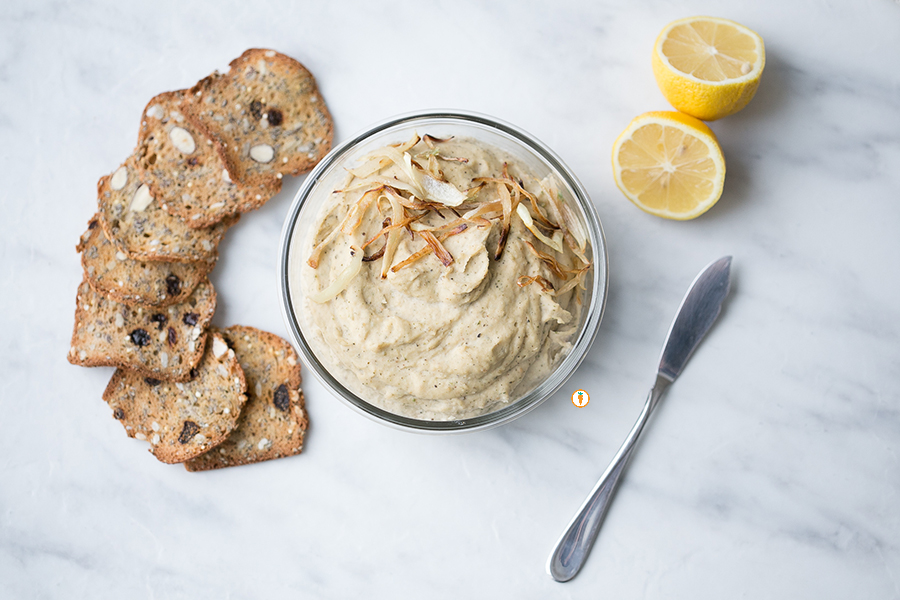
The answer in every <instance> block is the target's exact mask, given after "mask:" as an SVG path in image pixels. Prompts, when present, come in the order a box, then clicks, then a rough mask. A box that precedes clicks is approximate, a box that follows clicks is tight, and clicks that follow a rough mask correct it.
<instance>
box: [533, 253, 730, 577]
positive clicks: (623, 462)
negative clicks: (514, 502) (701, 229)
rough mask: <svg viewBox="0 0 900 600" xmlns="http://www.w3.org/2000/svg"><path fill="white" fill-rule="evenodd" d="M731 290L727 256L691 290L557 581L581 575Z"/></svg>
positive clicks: (560, 563) (555, 562)
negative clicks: (637, 455) (659, 410)
mask: <svg viewBox="0 0 900 600" xmlns="http://www.w3.org/2000/svg"><path fill="white" fill-rule="evenodd" d="M730 286H731V257H730V256H726V257H723V258H720V259H719V260H717V261H715V262H713V263H711V264H709V265H707V267H706V268H705V269H703V271H701V272H700V274H699V275H697V278H696V279H694V282H693V283H692V284H691V287H690V288H689V289H688V292H687V294H686V295H685V297H684V300H682V301H681V306H680V307H679V309H678V313H677V314H676V315H675V320H674V321H672V326H671V327H670V328H669V333H668V335H667V336H666V342H665V344H664V345H663V350H662V355H661V356H660V359H659V369H658V370H657V373H656V384H655V385H654V386H653V389H652V390H650V394H649V396H648V397H647V402H646V403H645V404H644V409H643V410H642V411H641V415H640V417H638V420H637V423H635V424H634V427H633V428H632V429H631V432H630V433H629V434H628V437H627V438H626V439H625V443H623V444H622V447H621V448H619V451H618V452H617V453H616V456H615V458H613V460H612V462H611V463H610V464H609V466H608V467H607V468H606V471H605V472H604V473H603V475H602V476H601V477H600V481H598V482H597V485H595V486H594V489H593V490H591V494H590V496H588V498H587V500H585V501H584V503H583V504H582V505H581V508H580V509H579V510H578V513H577V514H576V515H575V517H574V518H573V519H572V521H571V522H570V523H569V526H568V527H567V528H566V530H565V532H564V533H563V534H562V537H560V538H559V541H558V542H557V543H556V546H555V547H554V548H553V552H551V553H550V559H549V560H548V561H547V572H548V573H549V574H550V576H551V577H553V579H555V580H556V581H569V580H570V579H572V578H573V577H575V575H577V574H578V571H580V570H581V567H582V565H583V564H584V561H585V559H586V558H587V555H588V553H589V552H590V551H591V547H592V546H593V545H594V540H595V539H596V538H597V533H598V532H599V531H600V525H601V524H602V523H603V519H604V518H605V517H606V512H607V511H608V510H609V505H610V503H611V502H612V498H613V495H614V493H615V491H616V488H617V487H618V484H619V481H620V480H621V478H622V473H623V472H624V471H625V467H626V466H627V465H628V461H629V459H630V458H631V455H632V453H633V452H634V448H635V446H636V445H637V440H638V437H640V435H641V431H643V429H644V425H646V424H647V420H648V419H649V418H650V414H651V413H652V412H653V409H654V408H656V405H657V404H658V403H659V400H660V398H662V395H663V394H664V393H665V391H666V389H667V388H668V387H669V385H670V384H671V383H672V382H673V381H675V379H676V378H677V377H678V376H679V375H680V374H681V371H682V370H684V365H685V364H686V363H687V361H688V359H689V358H690V357H691V354H692V353H693V352H694V349H695V348H696V347H697V345H698V344H699V343H700V340H702V339H703V336H704V335H706V332H707V331H709V328H710V327H711V326H712V324H713V321H715V320H716V317H718V316H719V312H721V310H722V302H723V301H724V300H725V297H726V296H727V295H728V290H729V288H730Z"/></svg>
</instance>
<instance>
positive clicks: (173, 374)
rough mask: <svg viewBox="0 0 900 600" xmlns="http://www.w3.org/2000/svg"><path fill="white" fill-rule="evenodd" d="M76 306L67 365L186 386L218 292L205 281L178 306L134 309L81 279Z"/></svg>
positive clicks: (195, 362)
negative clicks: (132, 372)
mask: <svg viewBox="0 0 900 600" xmlns="http://www.w3.org/2000/svg"><path fill="white" fill-rule="evenodd" d="M76 302H77V306H76V308H75V330H74V331H73V333H72V346H71V348H70V349H69V355H68V359H69V362H70V363H72V364H73V365H81V366H83V367H122V368H125V369H133V370H135V371H138V372H140V373H141V374H143V375H144V376H147V377H154V378H157V379H167V380H173V381H185V380H187V379H189V378H190V376H191V369H193V368H194V367H196V366H197V363H198V362H199V361H200V357H201V356H203V347H204V344H205V343H206V330H207V328H208V327H209V322H210V320H212V316H213V313H214V312H215V310H216V292H215V290H214V289H213V286H212V284H211V283H209V280H208V279H204V280H203V281H202V282H201V283H200V284H199V285H197V287H196V288H195V289H194V291H193V293H192V294H191V295H190V297H188V299H187V300H185V301H184V302H181V303H179V304H173V305H171V306H168V307H166V308H157V309H154V308H143V307H140V306H136V307H132V306H128V305H127V304H121V303H118V302H115V301H113V300H110V299H108V298H106V297H104V296H102V295H100V294H98V293H97V292H95V291H94V290H93V288H91V286H90V284H89V283H88V282H87V280H85V281H82V282H81V285H80V286H79V288H78V298H77V300H76Z"/></svg>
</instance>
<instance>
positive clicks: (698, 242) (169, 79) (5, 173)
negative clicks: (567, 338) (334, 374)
mask: <svg viewBox="0 0 900 600" xmlns="http://www.w3.org/2000/svg"><path fill="white" fill-rule="evenodd" d="M704 13H705V14H713V15H718V16H724V17H728V18H732V19H735V20H737V21H740V22H742V23H744V24H746V25H748V26H750V27H752V28H753V29H755V30H757V31H758V32H760V33H761V34H762V35H763V37H764V38H765V41H766V45H767V51H768V62H767V66H766V71H765V74H764V77H763V81H762V86H761V87H760V90H759V93H758V94H757V97H756V98H755V99H754V100H753V102H752V103H751V104H750V106H749V107H748V108H747V109H746V110H744V111H743V112H742V113H740V114H738V115H736V116H733V117H730V118H728V119H725V120H723V121H719V122H716V123H714V124H713V125H712V127H713V129H714V130H715V132H716V134H717V135H718V136H719V138H720V141H721V143H722V145H723V147H724V151H725V155H726V160H727V162H728V177H727V181H726V187H725V193H724V197H723V198H722V200H721V202H720V203H719V204H718V205H717V206H716V207H715V208H714V209H713V210H712V211H710V212H709V213H708V214H707V215H705V216H703V217H702V218H700V219H697V220H696V221H692V222H687V223H676V222H669V221H664V220H660V219H657V218H654V217H651V216H648V215H645V214H644V213H642V212H640V211H638V210H637V209H636V208H635V207H633V206H632V205H631V204H630V203H629V202H627V201H626V200H625V199H624V197H622V196H621V194H620V193H619V192H618V190H617V189H616V187H615V184H614V182H613V179H612V175H611V171H610V167H609V151H610V147H611V145H612V142H613V140H614V139H615V137H616V136H617V135H618V133H619V132H620V131H621V130H622V129H624V127H625V125H626V124H627V123H628V122H629V121H630V120H631V118H632V117H634V116H636V115H637V114H639V113H642V112H644V111H647V110H660V109H667V108H668V107H667V104H666V102H665V100H664V99H663V98H662V96H661V95H660V93H659V91H658V90H657V88H656V84H655V82H654V79H653V75H652V72H651V69H650V60H649V57H650V49H651V46H652V43H653V40H654V39H655V37H656V35H657V33H658V31H659V30H660V29H661V28H662V27H663V25H665V24H666V23H667V22H669V21H671V20H673V19H675V18H680V17H684V16H690V15H694V14H704ZM250 46H269V47H273V48H277V49H279V50H281V51H283V52H285V53H288V54H290V55H293V56H295V57H296V58H298V59H299V60H301V61H302V62H304V63H305V64H306V65H307V66H308V67H309V68H310V69H311V70H312V71H313V72H314V73H315V74H316V76H317V78H318V81H319V84H320V87H321V89H322V92H323V94H324V96H325V98H326V100H327V102H328V103H329V106H330V108H331V110H332V113H333V115H334V117H335V121H336V139H337V140H343V139H346V138H347V137H349V136H350V135H352V134H353V133H354V132H356V131H357V130H359V129H361V128H363V127H365V126H367V125H368V124H370V123H372V122H374V121H378V120H381V119H383V118H385V117H388V116H391V115H394V114H397V113H401V112H406V111H409V110H414V109H421V108H433V107H454V108H463V109H468V110H475V111H480V112H485V113H488V114H493V115H495V116H498V117H500V118H502V119H505V120H508V121H510V122H512V123H515V124H517V125H519V126H520V127H522V128H524V129H526V130H528V131H530V132H532V133H533V134H534V135H536V136H537V137H539V138H540V139H542V140H544V141H545V142H547V143H548V144H549V145H550V146H551V147H553V148H554V149H555V150H556V151H557V152H558V153H559V154H560V155H561V156H562V157H563V158H564V159H565V160H566V161H567V162H568V163H569V165H570V166H571V167H572V168H573V170H574V171H575V172H576V173H577V174H578V175H579V176H580V178H581V179H582V180H583V182H584V183H585V185H586V187H587V188H588V190H589V191H590V193H591V194H592V196H593V200H594V202H595V204H596V206H597V210H598V211H599V214H600V217H601V219H602V221H603V223H604V226H605V228H606V234H607V237H608V242H609V251H610V273H611V283H610V295H609V304H608V309H607V313H606V317H605V319H604V321H603V323H602V326H601V330H600V335H599V337H598V339H597V342H596V343H595V345H594V346H593V349H592V350H591V352H590V355H589V356H588V359H587V360H586V362H585V363H584V364H583V366H582V367H581V368H580V369H579V370H578V372H577V373H576V374H575V376H574V377H573V378H572V379H571V381H570V382H569V383H568V384H567V385H566V386H565V388H564V389H563V390H562V391H560V392H559V393H558V394H557V395H556V396H555V397H554V398H552V399H551V400H550V401H548V402H547V403H546V404H544V405H543V406H542V407H541V408H539V409H538V410H536V411H534V412H532V413H531V414H529V415H527V416H526V417H525V418H523V419H521V420H519V421H517V422H515V423H513V424H511V425H508V426H505V427H502V428H500V429H497V430H493V431H488V432H481V433H477V434H470V435H465V436H451V437H426V436H419V435H413V434H406V433H401V432H397V431H394V430H391V429H388V428H386V427H383V426H381V425H379V424H376V423H373V422H370V421H368V420H367V419H365V418H363V417H361V416H359V415H357V414H355V413H353V412H352V411H351V410H349V409H348V408H346V407H345V406H344V405H343V404H341V403H339V402H338V401H337V400H335V399H333V398H331V397H329V396H328V395H327V394H326V393H325V392H324V390H323V389H322V388H321V387H320V386H319V385H318V384H317V382H315V381H314V380H313V378H312V377H308V378H307V379H306V396H307V399H308V408H309V413H310V416H311V420H312V428H311V431H310V434H309V437H308V440H307V447H306V449H305V451H304V453H303V454H302V455H301V456H298V457H295V458H292V459H288V460H282V461H275V462H271V463H268V464H261V465H256V466H251V467H243V468H237V469H231V470H225V471H221V472H213V473H207V474H190V473H187V472H186V471H184V470H183V469H182V468H180V467H177V466H167V465H163V464H161V463H158V462H156V461H155V460H154V459H153V457H152V456H151V455H150V454H148V453H147V447H146V446H145V445H144V444H143V443H141V442H137V441H134V440H130V439H128V438H126V437H125V435H124V433H123V431H122V428H121V426H120V425H119V424H118V423H116V422H115V421H114V420H113V419H112V418H111V416H110V411H109V409H108V408H107V407H106V405H105V404H104V403H103V402H102V400H101V399H100V395H101V393H102V391H103V388H104V386H105V384H106V381H107V380H108V378H109V376H110V375H111V373H112V370H111V369H105V368H101V369H81V368H77V367H74V366H71V365H69V364H68V363H67V362H66V359H65V356H66V351H67V349H68V342H69V336H70V334H71V328H72V322H73V305H74V296H75V289H76V286H77V284H78V282H79V281H80V277H81V272H80V266H79V262H78V256H77V255H76V253H75V252H74V245H75V243H76V242H77V240H78V237H79V235H80V234H81V232H82V231H83V229H84V226H85V223H86V222H87V219H88V218H89V217H90V216H91V214H92V213H93V211H94V206H95V204H94V198H95V183H96V180H97V178H98V177H99V176H100V175H103V174H105V173H107V172H109V171H110V170H112V169H113V168H115V167H116V166H117V165H118V164H119V162H120V161H121V160H122V159H123V158H124V157H125V156H126V155H127V154H128V152H129V151H130V150H131V148H132V146H133V144H134V141H135V137H136V133H137V122H138V118H139V115H140V112H141V109H142V108H143V106H144V104H145V102H146V101H147V100H148V99H149V98H150V97H151V96H152V95H154V94H156V93H158V92H160V91H163V90H167V89H175V88H180V87H185V86H188V85H190V84H191V83H193V82H194V81H195V80H197V79H198V78H200V77H202V76H204V75H206V74H207V73H208V72H210V71H211V70H212V69H214V68H216V67H221V66H224V65H226V64H227V62H228V61H229V60H230V59H231V58H233V57H236V56H237V55H238V54H240V53H241V51H243V49H245V48H247V47H250ZM898 56H900V4H898V3H897V2H896V1H893V0H852V1H851V0H843V1H841V0H834V1H827V0H821V1H810V0H807V1H799V0H796V1H790V0H789V1H784V0H760V1H758V2H752V3H750V2H736V1H724V0H722V1H707V2H702V1H699V0H698V1H690V0H643V1H636V2H628V3H625V2H621V3H619V2H608V1H607V2H588V1H583V2H575V1H564V2H556V3H553V4H552V6H551V4H550V3H545V2H533V1H528V2H513V1H506V2H492V3H483V2H477V1H472V0H456V1H453V2H450V1H447V2H436V1H426V0H422V1H419V2H415V3H412V2H410V3H376V2H356V3H350V2H285V3H269V2H237V1H222V2H205V3H201V2H190V3H188V2H173V1H166V2H157V3H153V4H150V3H136V2H135V3H128V2H110V1H103V0H89V1H86V2H77V3H76V2H46V1H44V2H36V1H25V0H12V1H6V2H4V3H3V5H2V6H0V199H2V213H0V265H2V266H0V282H2V285H0V289H2V291H0V332H2V333H0V370H2V371H0V372H2V377H0V390H2V392H0V597H2V598H4V599H6V598H16V599H18V598H205V597H210V598H212V597H215V598H236V599H237V598H241V599H243V598H265V597H274V598H287V597H303V598H336V597H343V598H360V597H365V598H407V597H428V598H430V597H435V598H487V597H497V598H513V597H515V598H557V597H559V598H586V597H608V598H667V599H671V598H690V599H692V600H695V599H707V598H709V599H720V598H785V599H788V598H789V599H796V598H817V599H821V598H867V599H882V598H900V508H898V507H900V458H898V453H900V407H898V402H900V393H898V380H900V325H898V323H900V304H898V301H897V298H898V297H900V277H898V275H900V269H898V267H897V264H898V259H900V252H898V251H900V236H898V227H900V202H898V194H900V69H898V66H897V57H898ZM299 184H300V180H293V181H290V182H289V183H288V184H287V185H286V186H285V189H284V191H283V192H282V193H281V194H280V195H279V196H277V197H276V198H275V199H273V201H272V202H270V203H269V204H268V205H267V206H266V207H265V208H263V209H262V210H260V211H258V212H256V213H253V214H250V215H248V216H246V217H245V218H244V219H243V220H242V222H241V223H240V226H238V227H237V228H236V229H235V230H233V231H232V232H231V233H230V234H229V236H228V238H227V240H226V241H225V242H224V244H223V247H222V260H221V262H220V265H219V266H218V268H217V269H216V271H215V272H214V274H213V281H214V283H215V285H216V288H217V290H218V291H219V299H220V305H219V309H218V312H217V314H216V317H215V323H217V324H220V325H228V324H232V323H244V324H249V325H254V326H258V327H262V328H265V329H269V330H271V331H274V332H277V333H280V334H282V335H284V334H285V329H284V325H283V323H282V320H281V315H280V311H279V305H278V296H277V283H276V281H277V280H276V267H277V256H278V236H279V233H280V229H281V224H282V220H283V217H284V215H285V213H286V211H287V208H288V205H289V203H290V201H291V198H292V195H293V193H294V191H295V190H296V189H297V188H298V186H299ZM724 254H733V255H734V257H735V258H734V267H735V276H736V281H735V285H734V292H733V296H732V297H731V299H730V301H729V303H728V305H727V310H726V311H725V313H724V314H723V317H722V318H721V320H720V321H719V323H718V324H717V325H716V327H715V328H714V329H713V331H712V332H711V334H710V336H709V337H708V339H707V340H705V342H704V343H703V344H702V346H701V347H700V349H699V350H698V352H697V353H696V355H695V356H694V357H693V359H692V361H691V363H690V364H689V366H688V368H687V370H686V371H685V373H684V375H683V376H682V378H681V379H680V380H679V381H678V382H677V383H676V384H675V385H674V386H673V387H672V389H671V390H670V392H669V394H668V396H667V397H666V399H665V401H664V403H663V405H662V406H661V407H660V410H659V411H658V413H657V414H656V415H655V417H654V419H653V420H652V421H651V424H650V427H649V430H648V431H647V432H646V433H647V435H646V437H645V439H644V440H643V443H642V445H641V447H640V448H639V450H638V452H637V454H636V456H635V460H634V462H633V464H632V466H631V469H630V471H629V472H628V475H627V480H626V481H625V483H624V486H623V487H622V489H621V491H620V494H619V496H618V498H617V500H616V502H615V504H614V506H613V508H612V510H611V512H610V514H609V517H608V520H607V522H606V525H605V526H604V529H603V531H602V533H601V536H600V539H599V541H598V544H597V546H596V547H595V549H594V552H593V554H592V555H591V557H590V559H589V561H588V563H587V565H586V567H585V569H584V570H583V571H582V573H581V574H580V575H579V576H578V578H576V579H575V580H574V581H572V582H571V583H568V584H559V583H555V582H553V581H552V580H551V579H550V578H549V577H548V576H547V575H546V574H545V572H544V563H545V560H546V557H547V554H548V552H549V550H550V548H551V546H552V544H553V543H554V541H555V540H556V538H557V536H558V535H559V533H560V532H561V530H562V528H563V527H564V526H565V524H566V522H567V521H568V520H569V518H570V516H571V515H572V513H573V512H574V511H575V509H576V508H577V507H578V505H579V504H580V503H581V501H582V499H583V498H584V496H585V495H586V493H587V492H588V490H589V489H590V488H591V487H592V485H593V484H594V481H595V480H596V478H597V477H598V476H599V475H600V473H601V472H602V471H603V469H604V467H605V466H606V464H607V462H608V461H609V459H610V458H611V457H612V455H613V454H614V452H615V450H616V448H617V447H618V445H619V443H620V441H621V440H622V439H623V438H624V436H625V434H626V433H627V431H628V429H629V428H630V427H631V425H632V423H633V421H634V419H635V418H636V417H637V414H638V412H639V410H640V407H641V404H642V402H643V400H644V396H645V394H646V391H647V389H648V388H649V385H650V383H651V382H652V378H653V372H654V368H655V366H656V359H657V356H658V352H659V347H660V344H661V341H662V339H663V337H664V335H665V332H666V329H667V327H668V324H669V321H670V319H671V318H672V315H673V312H674V310H675V308H676V306H677V305H678V302H679V300H680V298H681V296H682V294H683V293H684V291H685V289H686V286H687V284H688V283H689V282H690V280H691V279H692V277H693V276H694V274H695V273H696V272H697V271H698V270H699V269H700V268H701V267H702V266H703V265H704V264H706V263H707V262H708V261H710V260H712V259H714V258H717V257H719V256H721V255H724ZM578 388H583V389H586V390H588V391H589V392H590V393H591V398H592V400H591V403H590V404H589V405H588V407H586V408H583V409H578V408H575V407H574V406H573V405H572V403H571V402H570V401H569V395H570V394H571V393H572V391H573V390H575V389H578Z"/></svg>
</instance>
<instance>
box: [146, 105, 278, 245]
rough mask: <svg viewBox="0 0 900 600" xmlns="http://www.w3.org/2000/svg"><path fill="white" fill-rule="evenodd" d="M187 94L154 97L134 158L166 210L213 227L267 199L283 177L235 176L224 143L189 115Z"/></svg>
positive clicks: (194, 224) (189, 222)
mask: <svg viewBox="0 0 900 600" xmlns="http://www.w3.org/2000/svg"><path fill="white" fill-rule="evenodd" d="M186 93H187V90H179V91H176V92H165V93H162V94H159V95H158V96H155V97H154V98H153V99H152V100H150V102H149V103H147V106H146V108H144V113H143V115H142V116H141V129H140V133H139V135H138V144H137V148H136V149H135V157H136V165H137V170H138V173H139V177H140V179H141V180H142V181H145V182H146V183H147V186H148V187H149V188H150V194H151V195H152V196H153V197H154V198H159V199H160V202H161V203H162V208H163V209H164V210H166V212H168V213H169V214H172V215H175V216H177V217H180V218H181V219H182V220H183V221H184V222H185V223H186V224H187V225H188V226H190V227H192V228H197V227H209V226H211V225H214V224H215V223H218V222H219V221H221V220H222V219H224V218H226V217H229V216H233V215H236V214H239V213H244V212H248V211H250V210H253V209H255V208H258V207H259V206H261V205H263V204H265V203H266V201H268V200H269V198H271V197H272V196H274V195H275V194H277V193H278V191H279V190H280V189H281V181H280V180H277V179H276V180H272V181H270V182H265V184H264V185H259V184H258V185H255V186H244V185H241V184H240V183H239V182H235V181H232V179H231V176H230V175H229V169H228V168H227V166H226V163H225V160H226V156H227V154H226V153H225V152H224V148H222V147H220V146H217V145H215V144H213V141H212V139H210V137H209V136H207V135H206V133H205V131H204V129H203V128H202V127H201V126H200V125H199V124H198V123H191V122H189V121H188V120H187V118H186V117H185V115H184V108H183V107H182V100H183V99H184V97H185V95H186ZM231 170H232V171H234V169H233V168H232V169H231Z"/></svg>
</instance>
